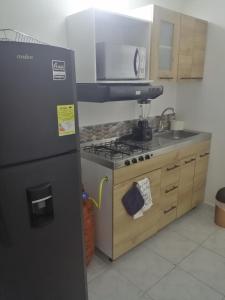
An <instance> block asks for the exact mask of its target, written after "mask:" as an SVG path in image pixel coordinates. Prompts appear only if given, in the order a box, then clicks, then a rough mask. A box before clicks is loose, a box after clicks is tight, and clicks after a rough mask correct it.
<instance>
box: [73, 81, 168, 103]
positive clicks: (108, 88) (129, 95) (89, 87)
mask: <svg viewBox="0 0 225 300" xmlns="http://www.w3.org/2000/svg"><path fill="white" fill-rule="evenodd" d="M162 94H163V86H162V85H160V86H152V85H151V84H150V83H146V82H145V83H132V82H131V83H110V84H109V83H78V84H77V97H78V101H80V102H110V101H127V100H141V101H145V100H151V99H155V98H157V97H159V96H160V95H162Z"/></svg>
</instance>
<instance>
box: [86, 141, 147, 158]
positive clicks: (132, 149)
mask: <svg viewBox="0 0 225 300" xmlns="http://www.w3.org/2000/svg"><path fill="white" fill-rule="evenodd" d="M145 150H146V149H145V148H144V147H143V146H142V145H138V144H132V145H131V144H128V143H126V142H123V141H120V140H114V141H110V142H106V143H101V144H92V145H90V146H86V147H84V148H83V151H85V152H89V153H93V154H96V155H100V156H104V157H105V158H108V159H111V160H119V159H124V158H126V157H128V156H131V155H135V154H140V153H143V152H144V151H145Z"/></svg>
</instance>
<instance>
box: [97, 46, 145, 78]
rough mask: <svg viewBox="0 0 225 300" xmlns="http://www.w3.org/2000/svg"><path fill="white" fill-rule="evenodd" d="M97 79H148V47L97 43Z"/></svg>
mask: <svg viewBox="0 0 225 300" xmlns="http://www.w3.org/2000/svg"><path fill="white" fill-rule="evenodd" d="M96 73H97V80H134V79H136V80H138V79H142V80H143V79H146V48H144V47H135V46H130V45H122V44H112V43H105V42H102V43H96Z"/></svg>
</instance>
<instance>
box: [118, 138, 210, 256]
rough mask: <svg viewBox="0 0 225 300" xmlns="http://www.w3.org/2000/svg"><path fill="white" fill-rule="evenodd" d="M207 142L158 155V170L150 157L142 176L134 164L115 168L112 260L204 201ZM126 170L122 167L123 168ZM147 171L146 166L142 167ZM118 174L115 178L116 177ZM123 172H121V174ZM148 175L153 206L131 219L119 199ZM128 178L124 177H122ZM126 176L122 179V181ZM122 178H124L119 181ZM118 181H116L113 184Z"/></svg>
mask: <svg viewBox="0 0 225 300" xmlns="http://www.w3.org/2000/svg"><path fill="white" fill-rule="evenodd" d="M209 147H210V141H204V142H201V143H199V144H194V145H193V146H188V147H184V148H181V149H180V151H178V152H176V153H175V152H172V155H170V154H169V153H168V154H166V155H164V156H162V159H161V158H160V157H158V158H157V162H160V163H161V164H162V162H163V163H164V166H162V165H160V166H159V168H158V169H155V170H152V169H150V168H156V167H157V164H156V162H154V159H155V158H153V159H152V160H151V164H149V169H150V170H149V172H144V174H142V175H141V176H136V177H135V176H133V178H130V175H129V174H133V175H134V174H137V175H139V174H140V169H139V168H137V167H136V165H135V166H131V167H129V168H126V170H127V173H123V174H122V173H121V172H118V171H116V172H115V174H114V186H113V260H114V259H116V258H118V257H119V256H121V255H122V254H124V253H126V252H127V251H128V250H130V249H132V248H134V247H135V246H137V245H138V244H140V243H141V242H143V241H144V240H146V239H147V238H149V237H150V236H152V235H153V234H155V233H156V232H157V231H159V230H160V229H162V228H163V227H165V226H167V225H168V224H169V223H171V222H172V221H174V220H175V219H176V218H178V217H181V216H182V215H184V214H185V213H187V212H188V211H189V210H191V209H192V208H193V207H195V206H197V205H198V204H199V203H200V202H202V201H203V200H204V194H205V184H206V177H207V169H208V160H209ZM124 170H125V168H124ZM145 170H146V169H145ZM117 174H118V175H119V176H118V178H117V177H116V176H117ZM121 174H122V175H121ZM146 177H148V178H149V180H150V184H151V193H152V199H153V203H154V204H153V206H152V207H151V208H150V210H148V211H147V212H145V213H144V216H143V217H141V218H139V219H137V220H134V219H133V218H132V217H131V216H129V215H128V214H127V212H126V210H125V208H124V207H123V204H122V198H123V196H124V195H125V194H126V192H127V191H128V190H129V189H130V188H131V187H132V185H133V183H134V182H137V181H139V180H141V179H143V178H146ZM125 178H127V179H125ZM124 179H125V180H124ZM121 180H124V181H122V182H121ZM115 182H116V183H117V182H119V184H115Z"/></svg>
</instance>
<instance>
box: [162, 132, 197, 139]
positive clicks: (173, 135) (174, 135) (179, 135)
mask: <svg viewBox="0 0 225 300" xmlns="http://www.w3.org/2000/svg"><path fill="white" fill-rule="evenodd" d="M198 134H199V133H198V132H193V131H187V130H179V131H167V132H162V133H159V134H158V136H159V137H161V138H164V139H168V140H182V139H186V138H190V137H192V136H196V135H198Z"/></svg>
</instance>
